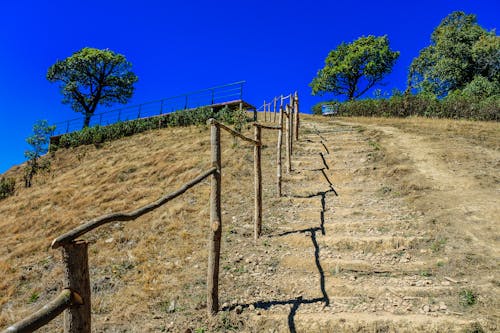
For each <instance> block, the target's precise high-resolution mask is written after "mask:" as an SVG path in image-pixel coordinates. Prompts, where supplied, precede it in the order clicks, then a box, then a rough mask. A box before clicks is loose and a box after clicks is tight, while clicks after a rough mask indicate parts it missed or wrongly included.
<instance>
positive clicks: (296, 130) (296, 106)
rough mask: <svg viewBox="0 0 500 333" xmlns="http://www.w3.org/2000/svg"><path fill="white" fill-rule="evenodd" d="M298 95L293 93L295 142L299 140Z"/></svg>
mask: <svg viewBox="0 0 500 333" xmlns="http://www.w3.org/2000/svg"><path fill="white" fill-rule="evenodd" d="M299 126H300V119H299V93H298V92H297V91H296V92H295V141H298V140H299Z"/></svg>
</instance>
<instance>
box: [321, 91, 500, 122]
mask: <svg viewBox="0 0 500 333" xmlns="http://www.w3.org/2000/svg"><path fill="white" fill-rule="evenodd" d="M467 94H468V92H465V93H462V92H460V91H457V92H454V93H451V94H449V95H448V96H447V97H446V98H443V99H438V98H436V97H435V96H434V95H432V94H424V93H421V94H417V95H399V94H396V95H394V96H392V97H391V98H388V99H364V100H355V101H347V102H344V103H340V104H339V107H338V109H339V112H338V115H339V116H362V117H410V116H421V117H432V118H452V119H471V120H494V121H499V120H500V95H499V94H497V95H493V96H490V97H488V98H473V97H471V96H470V95H467ZM325 103H326V104H332V103H337V102H325ZM325 103H318V104H316V105H315V106H314V107H313V112H314V113H315V114H321V105H322V104H325Z"/></svg>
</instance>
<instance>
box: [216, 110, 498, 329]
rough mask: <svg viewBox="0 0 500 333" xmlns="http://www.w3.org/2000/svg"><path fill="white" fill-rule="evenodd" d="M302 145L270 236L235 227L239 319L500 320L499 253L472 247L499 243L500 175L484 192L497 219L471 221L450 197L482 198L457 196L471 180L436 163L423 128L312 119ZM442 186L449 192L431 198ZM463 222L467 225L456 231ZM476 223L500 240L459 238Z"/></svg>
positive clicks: (301, 325)
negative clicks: (247, 235) (252, 236)
mask: <svg viewBox="0 0 500 333" xmlns="http://www.w3.org/2000/svg"><path fill="white" fill-rule="evenodd" d="M347 121H349V120H347ZM405 140H406V141H405ZM417 141H419V142H418V143H419V144H418V145H417V144H416V142H417ZM295 146H296V153H295V156H294V159H293V172H292V173H291V174H290V175H289V176H287V177H286V184H285V186H284V195H285V197H284V198H282V199H281V200H275V199H271V200H268V201H267V206H268V207H267V209H266V210H265V214H264V221H265V236H264V237H263V238H262V239H261V240H260V241H259V242H258V243H257V244H253V243H252V242H251V241H250V240H248V241H244V240H242V239H241V238H238V237H234V236H237V235H238V234H240V232H239V231H237V230H238V229H237V228H236V227H235V230H236V231H235V232H234V233H233V234H229V235H228V236H227V241H228V242H230V243H232V242H235V243H236V244H237V245H238V246H237V248H238V250H236V251H234V252H233V253H231V254H230V255H228V256H227V257H226V258H225V264H224V265H226V266H224V267H227V270H224V272H223V279H222V286H223V287H222V288H223V290H225V291H228V293H225V294H224V296H223V298H224V299H226V300H227V301H226V302H225V304H224V305H223V308H224V309H225V310H230V312H236V313H240V312H243V313H242V315H244V314H247V315H248V317H246V316H245V318H247V319H246V320H245V322H246V325H244V326H241V327H239V329H241V330H248V331H261V330H264V331H269V332H288V331H290V332H333V331H336V332H337V331H342V332H344V331H345V332H351V331H353V332H359V331H362V332H365V331H366V332H416V331H426V332H481V331H489V332H494V331H496V330H497V329H498V326H497V325H498V318H499V317H498V308H499V307H498V286H499V285H498V275H497V274H498V267H497V260H498V252H494V251H492V252H489V253H485V252H482V254H481V253H475V252H474V250H476V251H480V249H482V250H484V247H486V248H488V247H490V246H491V247H492V248H494V247H495V246H497V245H498V243H495V242H496V241H497V239H498V233H497V230H495V229H494V228H493V229H491V227H494V226H495V225H496V224H497V223H498V216H499V215H498V183H497V184H496V188H493V189H492V188H489V189H485V188H481V187H477V186H476V188H475V190H474V191H477V192H481V193H483V194H488V191H491V190H493V191H492V192H496V196H494V195H495V193H491V195H493V196H491V197H490V198H489V200H488V201H483V202H482V205H483V207H482V214H483V215H487V216H489V217H490V218H491V219H483V220H480V223H482V224H483V225H482V226H481V225H480V224H479V223H478V224H477V225H476V226H471V227H469V228H464V223H463V221H460V220H455V218H457V219H460V216H453V215H456V214H449V213H448V209H449V207H447V206H446V205H447V204H448V205H449V204H451V205H452V206H454V210H455V211H459V212H460V211H461V210H462V209H465V208H466V207H470V208H471V209H472V207H473V206H472V205H471V204H470V203H471V200H475V198H468V199H467V200H466V201H460V199H458V198H456V197H453V195H456V194H457V192H460V191H462V192H463V189H462V188H460V184H462V183H464V182H467V181H468V179H460V177H459V176H458V175H456V174H453V173H452V172H451V171H449V170H447V169H446V168H445V167H442V163H441V162H440V161H438V160H436V161H433V160H432V159H431V157H430V156H431V155H432V154H434V155H435V154H436V147H433V146H430V145H426V144H425V142H422V138H421V137H419V136H415V135H411V134H408V133H404V132H402V131H399V130H398V129H396V128H394V127H383V126H380V125H373V124H358V123H354V122H346V121H341V122H338V121H335V122H332V121H330V122H307V123H305V124H304V125H303V129H302V135H301V140H300V143H298V144H296V145H295ZM401 154H406V155H407V156H406V158H405V160H404V163H402V161H401V160H400V155H401ZM494 154H496V155H494V156H492V157H494V158H496V159H497V160H496V161H497V162H498V156H499V155H498V152H495V153H494ZM422 156H425V159H424V158H423V157H422ZM398 159H399V160H398ZM448 173H450V174H448ZM452 183H453V184H459V186H452ZM491 185H492V184H490V185H489V186H491ZM450 186H451V187H452V188H451V189H450V188H448V187H450ZM469 191H472V189H470V190H469ZM269 192H272V191H269ZM270 194H271V193H270ZM462 195H463V197H462V198H461V199H462V200H463V199H465V198H466V197H467V196H468V195H470V193H469V194H467V193H462ZM434 196H437V197H441V198H440V200H436V201H434V202H429V200H430V201H432V200H435V199H434ZM447 196H449V197H447ZM450 199H452V200H453V201H452V202H450ZM433 205H436V206H437V207H436V206H434V207H432V209H433V210H431V211H428V210H425V209H426V208H427V209H429V207H430V206H433ZM458 215H460V214H458ZM495 219H496V220H495ZM233 220H236V221H237V220H238V217H237V216H235V217H233ZM440 224H442V225H440ZM241 227H242V228H243V229H245V226H241ZM248 227H249V226H246V229H248ZM456 227H461V228H463V229H462V230H461V232H460V233H458V234H459V235H458V236H457V233H456V232H455V231H456V229H455V228H456ZM472 228H476V229H477V228H486V229H485V230H488V228H490V229H489V230H492V231H493V232H494V233H496V236H495V237H496V238H495V242H493V243H492V242H488V241H484V242H481V243H480V244H476V245H478V247H475V246H470V245H468V243H469V244H470V243H471V242H470V240H469V241H468V242H467V241H465V243H464V244H465V245H464V246H461V245H460V244H459V243H460V242H462V241H463V239H462V237H460V234H462V235H463V234H464V233H469V234H473V231H471V229H472ZM242 232H243V231H242ZM478 236H479V237H481V235H478ZM233 238H234V239H233ZM490 239H491V237H490ZM497 248H498V247H497ZM478 255H479V256H480V257H481V258H478V257H477V256H478ZM483 255H484V256H483Z"/></svg>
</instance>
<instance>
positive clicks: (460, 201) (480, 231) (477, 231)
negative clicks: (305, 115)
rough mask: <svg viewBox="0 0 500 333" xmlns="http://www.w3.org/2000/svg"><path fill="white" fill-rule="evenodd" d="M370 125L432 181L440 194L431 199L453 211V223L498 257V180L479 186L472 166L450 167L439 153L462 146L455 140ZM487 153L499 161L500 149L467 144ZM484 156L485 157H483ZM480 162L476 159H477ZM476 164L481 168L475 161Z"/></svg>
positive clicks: (390, 148)
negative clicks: (432, 138) (429, 139)
mask: <svg viewBox="0 0 500 333" xmlns="http://www.w3.org/2000/svg"><path fill="white" fill-rule="evenodd" d="M367 127H368V128H370V129H374V130H376V131H380V132H382V133H384V134H385V135H384V138H383V145H384V147H386V148H387V149H389V150H392V151H393V152H400V153H401V154H406V156H407V157H408V158H409V159H410V160H411V162H412V165H413V166H414V168H415V169H416V172H418V173H419V174H421V176H422V177H424V179H425V180H426V181H427V182H429V183H430V184H432V189H433V190H434V191H435V192H438V193H439V195H433V200H432V201H433V203H434V204H435V205H438V204H439V205H441V210H442V211H446V212H447V213H448V214H450V215H455V216H456V220H455V221H454V224H455V227H456V228H460V229H461V230H462V232H464V233H466V234H467V235H468V236H470V237H471V238H472V239H473V240H474V243H475V246H477V247H478V248H479V249H482V250H485V251H488V252H489V255H491V256H494V257H495V260H498V259H499V254H500V248H499V247H498V233H497V232H496V230H495V229H494V228H492V226H494V225H495V224H496V223H497V222H498V219H499V216H500V200H499V194H500V187H499V186H498V184H496V186H495V184H489V185H490V186H487V187H485V186H482V185H481V184H480V182H479V181H478V180H477V179H476V178H475V177H474V176H472V175H471V174H472V172H471V171H474V170H469V169H467V168H462V167H460V166H459V167H458V168H456V169H454V168H450V167H449V166H448V165H447V164H446V163H444V162H443V161H442V160H441V159H440V158H439V156H442V155H445V154H446V153H447V152H448V151H449V150H454V149H464V147H463V146H462V147H457V146H455V145H454V142H437V143H434V144H432V143H428V142H426V140H425V139H424V138H423V137H422V136H418V135H415V134H409V133H405V132H403V131H401V130H399V129H397V128H394V127H388V126H376V125H368V126H367ZM467 148H468V149H473V150H475V151H476V152H481V153H482V154H483V155H486V158H487V159H489V160H491V161H496V163H498V162H499V161H500V152H498V151H495V150H491V149H486V148H484V147H478V146H474V147H471V146H470V145H469V147H467ZM483 158H484V157H483ZM478 162H479V161H478ZM475 167H476V168H481V164H480V163H477V165H476V166H475Z"/></svg>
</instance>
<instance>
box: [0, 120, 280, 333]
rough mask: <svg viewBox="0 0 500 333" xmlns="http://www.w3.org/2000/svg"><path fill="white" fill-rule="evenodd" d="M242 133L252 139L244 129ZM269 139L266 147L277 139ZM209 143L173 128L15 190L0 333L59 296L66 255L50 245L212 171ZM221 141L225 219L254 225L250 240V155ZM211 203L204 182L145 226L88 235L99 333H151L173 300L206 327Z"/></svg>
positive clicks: (5, 232) (5, 204) (203, 131)
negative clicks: (114, 330) (107, 331)
mask: <svg viewBox="0 0 500 333" xmlns="http://www.w3.org/2000/svg"><path fill="white" fill-rule="evenodd" d="M246 134H247V135H252V134H251V133H250V131H249V130H248V129H247V133H246ZM267 135H271V133H265V134H264V140H268V139H269V140H271V139H273V138H274V136H272V137H268V136H267ZM209 138H210V133H209V129H208V127H189V128H173V129H172V128H169V129H163V130H158V131H152V132H148V133H143V134H139V135H135V136H133V137H131V138H127V139H123V140H119V141H115V142H111V143H106V144H104V145H102V146H100V147H94V146H84V147H79V148H75V149H69V150H61V151H58V152H56V153H55V155H54V156H52V158H51V160H52V167H51V171H50V172H49V173H48V174H45V175H41V176H39V177H38V178H37V179H35V183H34V186H33V187H32V188H31V189H24V188H22V187H21V186H19V185H18V187H17V189H16V194H15V195H14V196H12V197H9V198H7V199H5V200H2V201H0V214H1V215H2V217H3V218H2V220H1V221H0V230H2V238H3V246H2V247H1V248H0V270H1V272H2V274H1V275H2V281H1V282H0V309H2V311H1V314H0V327H2V326H5V325H6V324H8V323H12V322H13V321H16V320H18V319H20V318H22V317H23V316H25V315H26V314H28V313H31V312H32V311H33V310H35V309H36V308H38V307H39V306H40V305H42V304H44V303H46V302H47V301H48V300H49V299H50V298H52V297H53V296H54V295H55V294H56V293H57V291H58V290H60V288H61V279H62V275H61V273H62V268H61V267H60V255H59V253H58V251H54V250H50V249H49V245H50V242H51V240H52V239H54V238H55V237H56V236H58V235H60V234H61V233H63V232H65V231H68V230H70V229H71V228H74V227H75V226H77V225H79V224H80V223H82V222H84V221H86V220H89V219H91V218H94V217H97V216H100V215H103V214H106V213H110V212H119V211H130V210H132V209H135V208H138V207H140V206H142V205H145V204H147V203H149V202H151V201H153V200H156V199H157V198H158V197H159V196H161V195H163V194H165V193H168V192H171V191H173V190H175V189H176V188H178V187H179V186H180V185H182V184H183V183H184V182H186V181H188V180H190V179H192V178H193V177H195V176H196V175H198V174H199V173H201V172H202V171H204V170H206V169H208V168H209V158H210V145H209ZM222 142H223V151H222V156H223V210H224V212H223V214H224V216H226V217H227V216H234V217H235V218H236V220H237V221H238V222H239V223H240V226H241V225H243V226H248V230H247V232H248V234H249V235H250V234H251V230H252V229H251V216H252V207H253V196H252V193H253V183H252V182H253V169H252V168H253V162H252V161H253V157H252V153H253V151H252V148H251V147H247V146H246V145H245V144H244V143H238V144H236V145H235V142H234V140H233V138H231V137H230V136H229V135H228V134H226V133H224V132H223V134H222ZM271 150H272V154H274V149H267V148H265V149H264V156H266V154H271ZM265 158H266V157H265ZM269 160H272V158H271V157H268V158H267V160H266V161H265V162H264V168H269V167H270V164H269V162H268V161H269ZM265 171H266V169H265ZM21 172H22V168H21V166H18V167H14V168H12V169H11V170H9V171H8V172H7V173H6V175H8V176H10V177H15V178H17V179H18V180H20V179H21V175H22V174H21ZM269 172H271V171H269ZM271 174H272V176H271ZM271 174H269V175H268V177H273V176H274V172H272V173H271ZM268 181H270V182H271V180H268ZM18 184H20V182H19V181H18ZM270 191H272V190H271V189H270ZM208 197H209V186H208V180H206V181H204V182H203V183H202V184H201V185H198V186H197V187H195V188H194V189H191V190H190V191H189V192H187V193H186V194H184V195H183V196H181V197H179V198H177V199H175V200H174V201H172V202H170V203H169V204H168V205H166V206H165V207H164V208H161V209H158V210H157V211H155V212H153V213H150V214H148V215H147V216H145V217H142V218H140V219H138V220H136V221H133V222H129V223H126V224H118V223H117V224H114V225H111V226H105V227H102V228H100V229H98V230H97V231H95V232H92V233H90V234H89V235H87V236H85V239H87V240H88V241H89V242H90V243H91V245H90V247H89V252H90V254H89V257H90V259H89V261H90V263H89V265H90V271H91V272H90V273H91V276H92V278H91V279H92V281H91V283H92V288H93V305H92V309H93V312H94V313H96V314H97V316H94V318H93V320H94V322H97V324H96V325H97V326H99V325H100V324H101V323H103V324H104V325H105V326H106V325H111V326H112V325H113V323H115V324H116V323H118V324H119V323H126V322H129V321H130V320H134V321H138V325H139V327H145V329H146V330H147V328H148V325H147V323H144V322H142V323H140V320H139V318H141V317H143V316H148V317H149V316H151V314H153V315H154V314H155V313H156V314H158V313H162V312H163V313H164V312H165V311H166V310H167V308H168V306H169V304H170V302H171V301H172V300H177V304H178V309H181V310H182V311H183V312H184V313H185V314H187V316H186V318H189V317H190V316H191V317H192V318H190V319H187V320H194V322H196V321H198V322H200V321H203V318H204V314H205V310H204V304H205V287H204V286H205V276H206V257H207V253H206V235H207V225H208V220H209V206H208ZM33 295H37V296H33ZM34 298H36V300H34ZM172 315H175V314H172ZM56 323H57V322H56ZM54 327H55V325H52V326H48V328H47V329H48V330H51V329H53V328H54Z"/></svg>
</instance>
